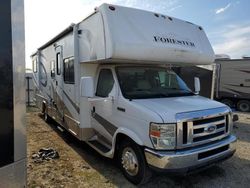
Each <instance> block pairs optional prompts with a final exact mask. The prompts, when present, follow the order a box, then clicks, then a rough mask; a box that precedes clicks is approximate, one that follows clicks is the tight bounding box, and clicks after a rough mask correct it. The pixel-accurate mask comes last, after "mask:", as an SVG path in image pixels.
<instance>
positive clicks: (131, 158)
mask: <svg viewBox="0 0 250 188" xmlns="http://www.w3.org/2000/svg"><path fill="white" fill-rule="evenodd" d="M122 166H123V168H124V169H125V170H126V172H127V173H128V174H129V175H131V176H135V175H136V174H137V173H138V167H139V165H138V160H137V157H136V154H135V152H134V151H133V149H132V148H129V147H127V148H125V149H124V150H123V152H122Z"/></svg>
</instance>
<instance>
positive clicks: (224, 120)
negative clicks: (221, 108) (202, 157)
mask: <svg viewBox="0 0 250 188" xmlns="http://www.w3.org/2000/svg"><path fill="white" fill-rule="evenodd" d="M229 118H230V117H229V114H228V113H226V114H221V115H219V116H213V117H209V116H207V117H206V118H202V119H201V118H200V119H199V118H194V119H191V120H186V121H181V122H179V123H178V124H177V126H178V134H179V137H178V138H179V139H180V140H179V141H178V147H179V148H185V147H191V146H196V145H201V144H206V143H209V142H212V141H216V140H219V139H222V138H224V137H226V136H228V135H229V124H230V122H229Z"/></svg>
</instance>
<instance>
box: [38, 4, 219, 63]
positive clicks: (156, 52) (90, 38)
mask: <svg viewBox="0 0 250 188" xmlns="http://www.w3.org/2000/svg"><path fill="white" fill-rule="evenodd" d="M74 26H75V25H71V26H69V27H68V28H66V29H65V30H64V31H62V32H61V33H60V34H59V35H57V36H56V37H54V38H53V39H52V40H50V41H49V42H47V43H46V44H44V45H43V46H41V47H40V48H39V49H38V50H42V49H44V48H46V47H47V46H49V45H51V44H53V43H54V42H56V41H57V40H59V39H60V38H62V37H63V36H65V35H66V34H68V33H69V32H72V31H73V28H74ZM77 26H78V27H79V30H81V31H82V32H79V35H81V37H79V44H81V45H82V46H80V48H81V47H82V49H80V50H82V56H83V57H82V58H80V62H89V61H99V60H107V59H112V60H136V61H145V62H166V63H184V64H185V63H188V64H211V63H213V62H214V52H213V49H212V47H211V45H210V43H209V41H208V39H207V37H206V34H205V32H204V31H203V29H202V27H200V26H198V25H195V24H192V23H190V22H187V21H183V20H180V19H177V18H173V17H169V16H166V15H163V14H159V13H154V12H149V11H145V10H139V9H135V8H128V7H122V6H117V5H109V4H102V5H101V6H99V7H98V8H95V12H94V13H92V14H90V15H89V16H88V17H87V18H85V19H84V20H83V21H81V22H80V23H78V24H77ZM80 55H81V54H80Z"/></svg>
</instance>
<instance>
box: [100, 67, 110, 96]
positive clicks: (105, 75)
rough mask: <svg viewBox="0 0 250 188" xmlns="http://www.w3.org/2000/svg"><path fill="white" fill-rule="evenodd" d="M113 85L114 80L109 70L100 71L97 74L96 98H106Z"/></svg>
mask: <svg viewBox="0 0 250 188" xmlns="http://www.w3.org/2000/svg"><path fill="white" fill-rule="evenodd" d="M113 85H114V78H113V75H112V72H111V70H110V69H102V70H101V71H100V73H99V78H98V83H97V88H96V96H99V97H108V95H109V93H110V92H111V90H112V88H113Z"/></svg>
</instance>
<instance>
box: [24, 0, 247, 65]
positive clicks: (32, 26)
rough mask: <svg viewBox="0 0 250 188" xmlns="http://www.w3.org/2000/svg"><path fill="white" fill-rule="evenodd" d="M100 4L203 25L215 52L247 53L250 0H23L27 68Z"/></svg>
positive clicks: (239, 54) (232, 56)
mask: <svg viewBox="0 0 250 188" xmlns="http://www.w3.org/2000/svg"><path fill="white" fill-rule="evenodd" d="M102 3H109V4H116V5H122V6H127V7H134V8H139V9H144V10H149V11H153V12H157V13H161V14H164V15H168V16H171V17H176V18H179V19H183V20H186V21H189V22H192V23H195V24H198V25H200V26H202V27H203V28H204V30H205V32H206V34H207V36H208V39H209V41H210V42H211V44H212V47H213V49H214V51H215V53H216V54H227V55H229V56H230V57H231V58H241V57H242V56H243V55H245V56H250V11H249V8H250V1H249V0H24V6H25V7H24V8H25V40H26V43H25V46H26V67H28V68H30V67H31V60H30V55H31V54H32V53H33V52H35V51H36V49H37V48H38V47H40V46H42V45H43V44H45V43H46V42H47V41H49V40H50V39H52V38H53V37H54V36H55V35H57V34H58V33H60V32H61V31H62V30H64V29H65V28H66V27H68V26H69V25H70V24H71V23H78V22H80V21H81V20H83V19H84V18H85V17H86V16H88V15H89V14H90V13H92V12H93V11H94V8H95V7H97V6H99V5H101V4H102Z"/></svg>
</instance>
